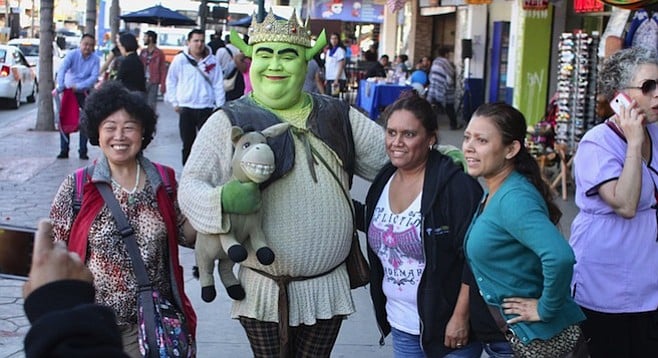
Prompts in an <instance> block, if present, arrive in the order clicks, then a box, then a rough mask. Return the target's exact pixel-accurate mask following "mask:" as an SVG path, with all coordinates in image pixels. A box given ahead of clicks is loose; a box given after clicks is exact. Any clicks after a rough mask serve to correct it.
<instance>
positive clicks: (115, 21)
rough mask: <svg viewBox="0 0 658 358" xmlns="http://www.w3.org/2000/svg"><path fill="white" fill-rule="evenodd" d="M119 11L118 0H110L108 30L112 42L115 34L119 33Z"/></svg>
mask: <svg viewBox="0 0 658 358" xmlns="http://www.w3.org/2000/svg"><path fill="white" fill-rule="evenodd" d="M120 13H121V8H119V0H112V4H111V5H110V31H111V32H112V37H111V40H110V41H112V42H114V39H116V37H117V34H118V33H119V20H120V19H119V14H120Z"/></svg>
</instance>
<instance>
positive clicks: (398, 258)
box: [357, 92, 488, 358]
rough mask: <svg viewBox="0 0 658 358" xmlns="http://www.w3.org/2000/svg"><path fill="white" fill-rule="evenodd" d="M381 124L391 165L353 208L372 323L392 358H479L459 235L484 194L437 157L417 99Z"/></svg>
mask: <svg viewBox="0 0 658 358" xmlns="http://www.w3.org/2000/svg"><path fill="white" fill-rule="evenodd" d="M384 118H385V123H386V124H385V131H386V134H385V137H384V138H385V144H386V152H387V154H388V157H389V160H390V163H388V164H387V165H386V166H384V168H382V170H381V171H380V172H379V174H378V175H377V176H376V177H375V179H374V180H373V182H372V185H371V186H370V190H369V191H368V194H367V196H366V205H365V207H363V205H361V206H360V207H357V212H358V213H359V215H357V222H360V223H363V225H360V227H359V230H361V231H364V232H367V238H368V258H369V260H368V261H369V262H370V277H371V279H370V296H371V298H372V302H373V305H374V307H375V316H376V318H377V324H378V326H379V329H380V331H381V332H382V334H383V335H388V334H389V333H391V335H392V337H393V351H394V353H395V357H398V358H402V357H405V358H412V357H417V358H423V357H471V358H479V357H480V355H481V353H482V345H481V344H480V343H479V342H477V341H475V340H474V339H473V337H472V334H471V331H470V328H469V287H468V286H467V285H465V284H462V273H463V271H464V265H465V261H464V253H463V242H464V234H465V233H466V229H467V228H468V225H469V223H470V219H471V217H472V216H473V213H474V212H475V209H476V208H477V205H478V202H479V200H480V197H481V196H482V188H481V187H480V184H478V182H477V181H476V180H474V179H473V178H471V177H469V176H468V175H467V174H466V173H464V170H463V168H461V167H459V166H457V165H455V163H454V162H453V160H452V159H451V158H449V157H447V156H445V155H443V154H441V153H439V152H438V151H437V150H434V145H435V144H436V143H437V138H438V125H437V122H436V119H435V117H434V111H433V110H432V106H431V105H430V104H429V102H427V101H426V100H425V99H423V98H422V97H420V96H419V95H418V94H417V93H415V92H410V94H407V95H405V97H402V98H400V99H399V100H397V101H396V102H395V103H393V104H392V105H390V106H389V107H388V108H387V109H386V112H385V113H384ZM364 209H365V210H366V211H365V212H364V211H363V210H364ZM363 215H365V221H363ZM437 302H441V304H437ZM484 313H485V314H488V312H486V311H485V312H484Z"/></svg>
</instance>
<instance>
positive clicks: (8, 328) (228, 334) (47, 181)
mask: <svg viewBox="0 0 658 358" xmlns="http://www.w3.org/2000/svg"><path fill="white" fill-rule="evenodd" d="M158 106H159V112H160V117H159V119H158V127H157V133H156V135H155V139H154V140H153V142H151V144H150V145H149V147H148V148H147V149H146V151H145V154H146V156H147V157H148V158H150V159H151V160H154V161H158V162H161V163H164V164H167V165H169V166H172V167H173V168H174V169H176V171H177V172H179V173H180V171H181V169H182V165H181V148H182V147H181V142H180V138H179V135H178V116H177V114H176V113H175V112H174V111H173V110H172V109H171V107H169V106H168V105H167V104H164V103H162V102H159V103H158ZM3 115H4V114H3ZM35 121H36V110H34V111H33V113H32V114H31V115H29V116H27V117H25V118H22V119H20V120H17V121H14V122H13V124H10V125H6V126H4V127H2V128H0V148H2V149H0V223H2V224H5V225H13V226H26V227H32V228H34V227H36V223H37V221H38V219H39V218H44V217H47V216H48V213H49V210H50V204H51V202H52V198H53V197H54V195H55V193H56V191H57V189H58V187H59V185H60V184H61V182H62V180H63V179H64V178H65V176H66V175H68V174H69V173H71V172H73V171H74V170H75V169H76V168H78V167H81V166H84V165H87V164H88V163H89V161H84V160H80V159H78V158H77V149H78V146H77V143H78V136H77V134H74V135H72V136H71V143H72V145H71V148H70V152H69V154H70V158H69V159H67V160H61V159H60V160H58V159H55V156H56V155H57V153H58V152H59V134H58V132H35V131H32V130H31V128H33V127H34V125H35ZM99 154H100V149H98V147H93V146H89V156H90V158H91V159H93V158H95V157H97V156H98V155H99ZM362 191H363V192H364V193H365V189H364V190H362ZM181 263H182V264H183V266H184V268H185V275H186V276H185V280H186V291H187V293H188V295H189V297H190V299H191V300H192V304H193V305H194V307H195V309H196V311H197V315H198V317H199V326H198V330H197V331H198V337H197V338H198V351H199V355H198V356H199V357H201V358H203V357H217V356H218V352H221V355H222V356H228V357H248V356H251V350H250V348H249V344H248V342H247V338H246V336H245V334H244V331H243V329H242V327H241V326H240V324H239V323H238V322H237V321H235V320H232V319H231V318H230V316H229V312H230V305H231V300H230V299H229V298H228V296H227V295H226V294H225V293H224V291H223V290H222V289H221V288H218V292H219V293H218V296H217V298H216V299H215V301H214V302H212V303H205V302H203V301H202V300H201V294H200V292H201V289H200V287H199V284H198V281H197V280H195V279H193V278H192V276H191V267H192V265H193V263H194V252H193V251H192V250H189V249H185V248H181ZM218 285H220V283H219V280H218ZM21 287H22V281H17V280H10V279H0V357H12V358H14V357H23V356H24V354H23V352H22V348H23V337H24V335H25V333H26V332H27V330H28V329H29V323H28V322H27V319H26V318H25V316H24V312H23V299H22V298H21ZM353 293H354V302H355V304H356V307H357V311H358V312H357V313H356V314H354V315H352V316H350V317H349V319H348V320H346V321H345V322H344V323H343V328H342V330H341V333H340V336H339V338H338V342H337V344H336V348H335V349H334V354H333V355H332V356H334V357H353V356H360V357H363V358H366V357H383V356H391V353H390V352H391V346H390V343H388V344H387V345H386V346H384V347H383V348H380V347H379V344H378V341H379V332H378V330H377V327H376V325H375V321H374V314H373V310H372V308H371V306H370V298H369V296H368V291H367V290H366V289H359V290H355V291H353Z"/></svg>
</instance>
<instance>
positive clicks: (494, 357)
mask: <svg viewBox="0 0 658 358" xmlns="http://www.w3.org/2000/svg"><path fill="white" fill-rule="evenodd" d="M482 345H483V346H484V351H485V352H486V353H487V354H488V355H489V357H491V358H514V352H513V351H512V347H511V346H510V345H509V343H507V342H503V341H500V342H491V343H483V344H482Z"/></svg>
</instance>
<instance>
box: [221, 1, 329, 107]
mask: <svg viewBox="0 0 658 358" xmlns="http://www.w3.org/2000/svg"><path fill="white" fill-rule="evenodd" d="M231 43H232V44H234V45H235V46H237V47H238V48H239V49H240V50H241V51H242V52H244V54H245V56H247V57H251V68H250V70H249V78H250V79H251V86H252V87H253V91H252V95H253V97H254V98H255V99H256V101H258V102H260V103H261V104H263V105H264V106H267V107H269V108H272V109H278V110H281V109H288V108H292V107H294V106H295V105H297V104H301V102H302V101H303V97H302V88H303V86H304V79H305V77H306V68H307V64H308V61H310V60H311V59H312V58H313V56H314V55H315V54H316V53H317V52H318V51H320V50H321V49H322V48H324V46H325V45H326V44H327V39H326V37H325V34H324V30H323V31H322V33H320V36H318V39H317V41H316V42H315V45H313V46H311V36H310V31H309V30H308V29H307V27H306V26H302V25H301V24H299V22H298V21H297V16H296V15H295V12H294V11H293V13H292V16H291V17H290V20H277V19H276V18H275V17H274V14H273V13H272V11H271V10H270V12H269V14H268V15H267V16H266V17H265V19H264V20H263V22H261V23H257V22H256V16H254V20H253V21H252V23H251V27H250V28H249V44H248V45H247V44H246V43H245V42H244V41H243V40H242V38H241V37H240V36H239V35H238V34H237V32H235V30H232V31H231Z"/></svg>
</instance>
